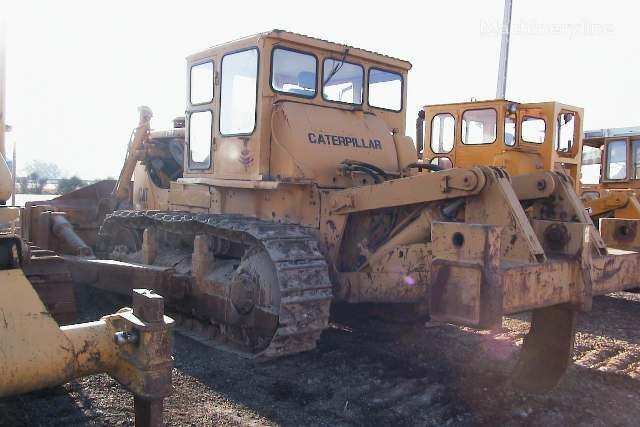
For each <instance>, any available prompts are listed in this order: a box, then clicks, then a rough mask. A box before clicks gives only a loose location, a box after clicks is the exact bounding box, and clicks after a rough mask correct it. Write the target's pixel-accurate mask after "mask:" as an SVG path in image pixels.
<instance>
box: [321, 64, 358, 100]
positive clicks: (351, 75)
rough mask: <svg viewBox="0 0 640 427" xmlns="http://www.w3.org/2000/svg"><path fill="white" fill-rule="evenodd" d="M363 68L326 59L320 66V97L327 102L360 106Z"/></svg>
mask: <svg viewBox="0 0 640 427" xmlns="http://www.w3.org/2000/svg"><path fill="white" fill-rule="evenodd" d="M363 80H364V68H362V66H361V65H358V64H352V63H349V62H345V61H342V60H339V59H332V58H327V59H325V60H324V62H323V65H322V82H323V84H322V97H323V98H324V99H325V100H327V101H335V102H343V103H345V104H356V105H362V89H363Z"/></svg>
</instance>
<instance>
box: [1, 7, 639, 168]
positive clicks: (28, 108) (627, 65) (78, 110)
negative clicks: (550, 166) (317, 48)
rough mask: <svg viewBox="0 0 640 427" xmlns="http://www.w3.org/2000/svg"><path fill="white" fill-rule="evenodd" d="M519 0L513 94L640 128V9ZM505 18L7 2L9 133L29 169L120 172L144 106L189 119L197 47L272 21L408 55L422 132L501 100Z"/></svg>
mask: <svg viewBox="0 0 640 427" xmlns="http://www.w3.org/2000/svg"><path fill="white" fill-rule="evenodd" d="M513 3H514V5H513V15H512V36H511V47H510V54H509V69H508V81H507V98H508V99H511V100H514V101H520V102H537V101H549V100H555V101H560V102H564V103H567V104H571V105H577V106H580V107H583V108H584V109H585V129H595V128H605V127H618V126H640V107H639V105H640V103H639V102H638V101H639V100H640V85H639V84H638V77H637V76H638V70H640V55H638V51H639V46H638V40H639V36H638V29H637V16H638V12H639V11H640V5H638V4H637V3H636V2H629V1H622V0H609V1H579V0H563V1H562V2H560V1H557V0H555V1H552V0H537V1H531V0H513ZM502 15H503V0H459V1H415V0H413V1H404V0H395V1H393V2H382V1H374V0H370V1H344V0H342V1H334V0H323V1H322V2H319V3H318V4H317V5H315V6H311V2H300V1H299V0H296V1H264V0H263V1H259V2H251V1H248V0H245V1H236V2H222V1H217V2H214V1H180V2H176V1H171V2H164V1H158V0H156V1H147V0H138V1H131V0H129V1H119V0H111V1H100V2H98V1H88V0H84V1H71V0H57V1H35V0H19V1H18V0H13V1H8V0H0V20H3V21H4V22H5V25H6V37H7V47H6V49H7V54H6V60H7V70H6V73H7V83H6V86H7V88H6V90H7V99H6V108H7V113H6V116H7V123H8V124H10V125H11V126H12V128H13V131H12V132H11V134H10V135H9V136H8V140H9V142H15V143H16V144H17V151H18V164H19V165H22V166H24V165H25V164H27V163H28V162H29V161H32V160H42V161H47V162H54V163H56V164H58V165H59V167H60V168H61V169H62V170H63V171H64V172H65V173H66V174H67V175H68V176H70V175H74V174H75V175H78V176H80V177H82V178H84V179H99V178H105V177H108V176H112V177H113V176H117V175H118V173H119V171H120V168H121V166H122V162H123V159H124V155H125V151H126V146H127V142H128V140H129V136H130V134H131V131H132V129H133V128H134V127H135V126H136V124H137V119H138V113H137V107H138V106H139V105H148V106H149V107H151V108H152V110H153V112H154V118H153V121H152V127H153V128H156V129H162V128H168V127H170V126H171V119H173V118H174V117H176V116H179V115H183V114H184V109H185V102H186V101H185V100H186V63H185V57H186V56H187V55H189V54H191V53H195V52H198V51H200V50H203V49H205V48H207V47H209V46H212V45H215V44H219V43H223V42H226V41H230V40H233V39H236V38H238V37H242V36H246V35H250V34H255V33H258V32H262V31H266V30H269V29H273V28H279V29H285V30H289V31H294V32H298V33H302V34H308V35H312V36H315V37H320V38H324V39H328V40H331V41H334V42H339V43H345V44H349V45H352V46H356V47H360V48H364V49H368V50H373V51H376V52H381V53H385V54H387V55H391V56H395V57H398V58H402V59H406V60H408V61H410V62H411V63H412V64H413V69H412V70H411V71H410V73H409V79H408V99H407V107H408V110H407V132H408V135H410V136H413V133H414V131H413V127H414V123H415V121H414V118H415V116H416V114H417V111H418V110H419V109H420V107H421V106H422V105H425V104H437V103H447V102H459V101H466V100H469V99H471V98H476V99H492V98H494V97H495V91H496V80H497V70H498V57H499V49H500V31H501V26H502ZM18 170H20V166H19V167H18Z"/></svg>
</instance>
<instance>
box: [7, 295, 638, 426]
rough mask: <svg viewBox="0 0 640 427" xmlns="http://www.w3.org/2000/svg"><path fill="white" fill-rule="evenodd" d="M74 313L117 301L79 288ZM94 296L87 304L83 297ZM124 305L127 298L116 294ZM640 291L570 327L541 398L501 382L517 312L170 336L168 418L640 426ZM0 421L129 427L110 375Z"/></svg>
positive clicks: (601, 303) (19, 402)
mask: <svg viewBox="0 0 640 427" xmlns="http://www.w3.org/2000/svg"><path fill="white" fill-rule="evenodd" d="M77 292H78V300H79V301H80V306H81V307H80V308H81V310H82V311H81V316H82V320H91V319H95V318H96V317H98V316H99V315H100V314H106V313H111V312H113V311H114V310H115V309H116V308H118V307H119V306H121V305H122V304H123V300H117V299H115V297H112V296H110V295H108V294H104V293H100V292H98V291H95V290H87V289H84V288H78V289H77ZM89 302H90V304H89ZM124 303H126V301H124ZM639 323H640V294H629V293H619V294H615V295H611V296H606V297H599V298H597V299H596V301H595V302H594V307H593V311H592V312H591V313H588V314H586V315H582V316H581V318H580V321H579V325H578V336H577V345H576V351H575V356H574V358H575V362H576V363H575V364H574V365H573V367H571V368H570V369H569V371H568V373H567V375H566V376H565V377H564V379H563V381H562V382H561V384H560V385H559V386H558V387H557V388H556V389H555V390H554V391H553V392H551V393H549V394H546V395H535V394H523V393H521V392H518V391H516V390H514V389H513V388H511V387H510V386H509V381H508V378H509V377H508V375H509V372H510V369H511V368H512V367H513V365H514V362H515V357H516V354H517V350H518V346H519V345H520V344H521V342H522V337H523V335H524V334H525V333H526V330H527V328H528V323H527V322H526V318H525V317H519V318H508V319H506V320H505V322H504V330H503V331H502V332H501V333H498V334H491V333H486V332H478V331H474V330H471V329H468V328H460V327H455V326H451V325H441V324H440V325H436V324H426V325H425V324H424V323H420V324H417V325H410V326H409V325H406V324H389V323H383V322H381V321H378V320H371V319H362V318H356V319H354V320H352V321H350V322H349V323H348V324H333V325H332V327H331V328H330V329H329V330H327V331H326V332H325V333H324V334H323V336H322V339H321V342H320V344H319V346H318V348H317V349H316V350H314V351H312V352H309V353H306V354H302V355H297V356H291V357H287V358H284V359H280V360H277V361H271V362H263V363H258V362H253V361H249V360H244V359H239V358H238V357H237V356H234V355H231V354H228V353H224V352H222V351H219V350H215V349H212V348H210V347H206V346H203V345H202V344H200V343H198V342H195V341H193V340H191V339H189V338H186V337H184V336H181V335H176V342H175V357H176V365H175V370H174V386H175V394H174V395H173V396H171V397H169V398H168V399H166V401H165V421H166V423H167V424H168V425H173V426H209V425H243V426H244V425H283V426H297V425H312V426H365V425H366V426H370V425H394V426H395V425H418V426H436V425H437V426H448V425H451V426H483V425H492V426H493V425H507V426H510V425H518V426H519V425H527V426H528V425H536V426H537V425H554V426H555V425H558V426H559V425H563V426H564V425H570V426H582V425H585V426H586V425H589V426H591V425H603V426H604V425H607V426H609V425H616V426H631V425H638V424H639V423H640V328H639V327H638V324H639ZM0 425H2V426H20V425H29V426H45V425H46V426H49V425H54V426H55V425H60V426H62V425H64V426H79V425H119V426H120V425H122V426H127V425H133V398H132V397H131V395H130V394H129V393H127V392H126V391H125V390H124V389H122V388H121V387H120V386H119V385H118V384H117V383H116V382H115V381H114V380H112V379H110V378H109V377H108V376H106V375H96V376H92V377H88V378H84V379H81V380H78V381H75V382H72V383H70V384H67V385H65V386H62V387H57V388H54V389H49V390H44V391H39V392H35V393H31V394H28V395H24V396H19V397H14V398H9V399H3V400H0Z"/></svg>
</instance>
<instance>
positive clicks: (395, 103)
mask: <svg viewBox="0 0 640 427" xmlns="http://www.w3.org/2000/svg"><path fill="white" fill-rule="evenodd" d="M369 105H370V106H372V107H377V108H382V109H385V110H391V111H400V110H402V76H401V75H400V74H398V73H392V72H390V71H383V70H378V69H377V68H371V69H369Z"/></svg>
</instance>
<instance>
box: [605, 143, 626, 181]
mask: <svg viewBox="0 0 640 427" xmlns="http://www.w3.org/2000/svg"><path fill="white" fill-rule="evenodd" d="M626 177H627V143H626V141H624V140H619V141H610V142H609V143H608V144H607V179H625V178H626Z"/></svg>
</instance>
